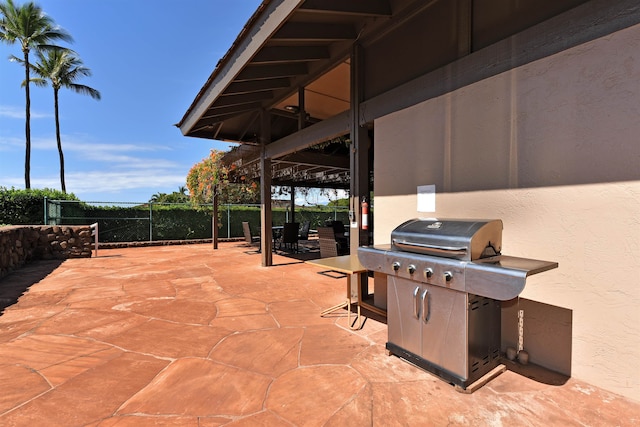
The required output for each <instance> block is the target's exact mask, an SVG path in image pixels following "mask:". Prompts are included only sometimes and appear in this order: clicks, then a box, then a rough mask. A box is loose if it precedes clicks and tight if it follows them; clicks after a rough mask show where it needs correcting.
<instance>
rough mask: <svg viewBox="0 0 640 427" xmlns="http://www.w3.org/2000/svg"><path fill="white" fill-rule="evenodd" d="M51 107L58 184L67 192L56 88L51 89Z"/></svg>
mask: <svg viewBox="0 0 640 427" xmlns="http://www.w3.org/2000/svg"><path fill="white" fill-rule="evenodd" d="M53 107H54V111H55V116H56V140H57V142H58V156H59V157H60V186H61V187H62V192H63V193H66V192H67V187H66V186H65V185H64V154H62V141H61V140H60V119H59V116H58V89H57V88H54V89H53Z"/></svg>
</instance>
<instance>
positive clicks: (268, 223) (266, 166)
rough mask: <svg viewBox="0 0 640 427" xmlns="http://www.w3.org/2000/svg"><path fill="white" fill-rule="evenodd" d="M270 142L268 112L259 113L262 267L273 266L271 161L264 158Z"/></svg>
mask: <svg viewBox="0 0 640 427" xmlns="http://www.w3.org/2000/svg"><path fill="white" fill-rule="evenodd" d="M269 142H271V118H270V115H269V112H268V111H266V110H262V111H261V112H260V226H261V227H260V245H261V254H262V266H263V267H270V266H272V265H273V254H272V250H273V238H272V237H273V231H272V224H273V220H272V213H271V159H270V158H267V156H266V150H265V149H266V146H267V144H269Z"/></svg>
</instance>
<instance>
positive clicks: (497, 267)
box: [358, 219, 558, 390]
mask: <svg viewBox="0 0 640 427" xmlns="http://www.w3.org/2000/svg"><path fill="white" fill-rule="evenodd" d="M501 250H502V221H501V220H498V219H493V220H460V219H413V220H410V221H407V222H405V223H403V224H401V225H399V226H398V227H396V228H395V229H394V230H393V231H392V233H391V244H390V245H384V246H364V247H360V248H358V258H359V259H360V263H361V264H362V265H363V266H364V267H365V268H367V269H368V270H370V271H374V272H378V273H382V274H385V275H387V325H388V342H387V346H386V347H387V350H388V351H389V353H391V354H395V355H397V356H399V357H401V358H403V359H405V360H407V361H409V362H411V363H413V364H415V365H417V366H419V367H421V368H423V369H426V370H428V371H430V372H432V373H434V374H436V375H437V376H439V377H440V378H442V379H443V380H445V381H447V382H449V383H451V384H454V385H455V386H457V387H459V388H461V389H463V390H464V389H466V388H467V387H468V386H470V385H471V384H473V383H474V382H476V381H477V380H479V379H480V378H482V377H483V376H484V375H486V374H488V373H489V372H490V371H492V370H493V369H494V368H495V367H497V366H498V365H499V364H500V358H501V348H500V346H501V333H500V326H501V314H500V310H501V303H500V301H506V300H510V299H513V298H515V297H517V296H518V295H519V294H520V292H522V290H523V289H524V286H525V283H526V278H527V277H528V276H530V275H532V274H537V273H541V272H543V271H547V270H550V269H553V268H556V267H558V263H556V262H549V261H540V260H534V259H528V258H518V257H512V256H506V255H501Z"/></svg>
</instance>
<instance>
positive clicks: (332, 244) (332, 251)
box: [318, 227, 338, 258]
mask: <svg viewBox="0 0 640 427" xmlns="http://www.w3.org/2000/svg"><path fill="white" fill-rule="evenodd" d="M318 242H319V243H320V258H329V257H335V256H338V242H337V241H336V235H335V233H334V231H333V227H318Z"/></svg>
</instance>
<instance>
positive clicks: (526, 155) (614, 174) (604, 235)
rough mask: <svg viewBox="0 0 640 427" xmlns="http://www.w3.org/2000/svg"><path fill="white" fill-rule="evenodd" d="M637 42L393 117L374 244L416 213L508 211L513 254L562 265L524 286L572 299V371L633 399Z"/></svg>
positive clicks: (601, 42)
mask: <svg viewBox="0 0 640 427" xmlns="http://www.w3.org/2000/svg"><path fill="white" fill-rule="evenodd" d="M639 51H640V26H635V27H630V28H628V29H626V30H623V31H620V32H618V33H615V34H612V35H609V36H607V37H603V38H601V39H598V40H595V41H592V42H589V43H587V44H584V45H581V46H578V47H575V48H572V49H570V50H567V51H565V52H562V53H560V54H556V55H554V56H551V57H549V58H545V59H543V60H539V61H536V62H533V63H530V64H527V65H525V66H523V67H520V68H517V69H514V70H512V71H509V72H506V73H503V74H500V75H497V76H495V77H492V78H489V79H486V80H483V81H481V82H479V83H476V84H473V85H471V86H468V87H465V88H462V89H459V90H457V91H455V92H452V93H450V94H447V95H444V96H441V97H439V98H436V99H432V100H429V101H426V102H424V103H422V104H419V105H417V106H414V107H411V108H407V109H405V110H403V111H400V112H397V113H394V114H391V115H388V116H386V117H383V118H381V119H379V120H377V121H376V122H375V141H374V147H375V148H374V149H375V165H374V179H375V198H374V206H375V218H374V222H375V227H374V230H375V235H374V241H375V243H376V244H382V243H388V242H389V234H390V232H391V230H392V229H393V228H394V227H395V226H396V225H398V224H400V223H401V222H402V221H403V220H405V219H409V218H413V217H420V216H422V217H425V216H440V217H454V218H455V217H458V218H500V219H502V220H503V221H504V232H503V253H505V254H508V255H515V256H523V257H530V258H539V259H546V260H553V261H558V262H559V264H560V267H559V269H557V270H552V271H550V272H546V273H543V274H540V275H536V276H532V277H530V278H529V280H528V281H527V286H526V288H525V290H524V292H523V294H522V295H521V296H522V297H524V298H528V299H532V300H535V301H540V302H544V303H546V304H551V305H554V306H559V307H563V308H567V309H570V310H572V311H573V325H572V328H573V329H572V336H573V338H572V342H571V347H572V358H571V373H572V375H573V376H574V377H577V378H580V379H582V380H586V381H587V382H590V383H592V384H594V385H596V386H599V387H603V388H605V389H608V390H610V391H613V392H616V393H620V394H622V395H625V396H627V397H630V398H632V399H634V400H640V370H638V369H637V364H638V361H639V360H640V314H639V313H640V310H638V307H639V306H640V119H639V118H640V84H639V83H638V82H640V59H639V58H638V56H637V52H639ZM427 184H435V185H436V193H437V194H436V211H435V212H430V213H425V212H418V211H417V196H416V187H417V186H419V185H427ZM549 333H553V332H552V331H549ZM532 356H533V355H532ZM634 366H635V368H634Z"/></svg>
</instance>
